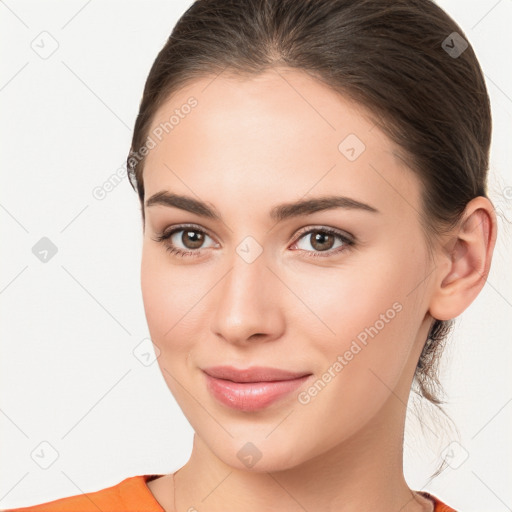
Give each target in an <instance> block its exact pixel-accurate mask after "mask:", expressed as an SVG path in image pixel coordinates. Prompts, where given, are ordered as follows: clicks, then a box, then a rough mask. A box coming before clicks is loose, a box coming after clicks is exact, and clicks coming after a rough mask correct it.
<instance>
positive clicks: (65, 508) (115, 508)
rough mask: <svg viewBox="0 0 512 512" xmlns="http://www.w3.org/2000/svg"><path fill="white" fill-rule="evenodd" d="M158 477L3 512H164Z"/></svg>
mask: <svg viewBox="0 0 512 512" xmlns="http://www.w3.org/2000/svg"><path fill="white" fill-rule="evenodd" d="M159 476H163V475H139V476H132V477H129V478H125V479H124V480H123V481H122V482H119V483H118V484H116V485H113V486H112V487H107V488H105V489H101V490H99V491H95V492H89V493H87V494H77V495H75V496H69V497H67V498H61V499H58V500H54V501H50V502H48V503H41V504H39V505H33V506H31V507H23V508H12V509H8V510H5V512H98V511H99V510H101V511H102V512H165V510H164V509H163V508H162V506H161V505H160V504H159V503H158V501H156V498H155V497H154V496H153V494H152V492H151V491H150V490H149V487H148V486H147V485H146V482H147V481H148V480H152V479H154V478H157V477H159ZM421 494H423V495H424V496H425V497H426V498H430V499H431V500H432V501H433V502H434V503H435V509H434V510H435V512H456V511H455V510H454V509H453V508H450V507H448V506H447V505H445V504H444V503H442V502H441V501H439V500H438V499H437V498H436V497H435V496H432V495H431V494H428V493H426V492H422V493H421Z"/></svg>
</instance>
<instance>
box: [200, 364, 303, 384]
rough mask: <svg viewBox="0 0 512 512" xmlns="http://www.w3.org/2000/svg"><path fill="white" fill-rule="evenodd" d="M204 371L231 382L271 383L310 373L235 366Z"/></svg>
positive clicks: (204, 369)
mask: <svg viewBox="0 0 512 512" xmlns="http://www.w3.org/2000/svg"><path fill="white" fill-rule="evenodd" d="M203 371H204V372H205V373H207V374H208V375H210V377H215V378H217V379H225V380H231V381H233V382H270V381H276V380H293V379H298V378H299V377H304V376H305V375H311V373H310V372H293V371H288V370H281V369H280V368H269V367H265V366H252V367H250V368H235V367H234V366H210V367H209V368H203Z"/></svg>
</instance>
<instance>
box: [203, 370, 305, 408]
mask: <svg viewBox="0 0 512 512" xmlns="http://www.w3.org/2000/svg"><path fill="white" fill-rule="evenodd" d="M203 372H204V375H205V377H206V385H207V388H208V390H209V392H210V393H211V394H212V396H213V397H214V398H215V399H216V400H217V401H219V402H220V403H221V404H223V405H225V406H228V407H230V408H232V409H237V410H239V411H247V412H250V411H258V410H261V409H264V408H265V407H267V406H269V405H270V404H272V403H274V402H276V401H277V400H279V399H280V398H283V397H285V396H286V395H289V394H290V393H292V392H293V391H295V390H296V389H297V388H299V387H300V386H301V385H302V384H303V383H304V382H305V381H307V380H308V379H309V377H311V375H312V374H311V373H308V372H292V371H288V370H281V369H278V368H268V367H252V368H247V369H237V368H234V367H232V366H216V367H210V368H204V369H203Z"/></svg>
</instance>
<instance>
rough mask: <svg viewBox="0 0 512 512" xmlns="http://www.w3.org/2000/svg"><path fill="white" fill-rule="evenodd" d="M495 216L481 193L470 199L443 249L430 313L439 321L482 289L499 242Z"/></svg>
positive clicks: (456, 311)
mask: <svg viewBox="0 0 512 512" xmlns="http://www.w3.org/2000/svg"><path fill="white" fill-rule="evenodd" d="M496 229H497V225H496V215H495V213H494V208H493V206H492V204H491V202H490V201H489V200H488V199H487V198H485V197H482V196H479V197H476V198H474V199H473V200H471V201H470V202H469V203H468V204H467V206H466V209H465V210H464V214H463V216H462V219H461V221H460V223H459V224H458V226H457V227H456V228H454V230H453V231H452V233H451V235H450V236H449V240H450V241H449V243H448V245H446V246H445V247H444V248H443V249H441V254H440V256H439V258H441V261H442V263H443V264H442V265H441V263H440V264H439V273H438V275H437V279H436V283H435V289H434V290H433V293H432V297H431V303H430V308H429V312H430V314H431V315H432V316H433V317H434V318H436V319H437V320H451V319H452V318H455V317H457V316H458V315H460V314H461V313H462V312H463V311H464V310H465V309H466V308H467V307H468V306H469V305H470V304H471V303H472V302H473V300H474V299H475V298H476V296H477V295H478V293H479V292H480V290H481V289H482V288H483V286H484V284H485V281H486V279H487V275H488V274H489V270H490V267H491V259H492V253H493V250H494V245H495V242H496Z"/></svg>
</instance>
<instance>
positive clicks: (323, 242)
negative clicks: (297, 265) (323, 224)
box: [294, 228, 354, 257]
mask: <svg viewBox="0 0 512 512" xmlns="http://www.w3.org/2000/svg"><path fill="white" fill-rule="evenodd" d="M302 239H304V240H306V241H308V240H309V242H307V244H306V245H309V246H311V247H313V251H310V250H309V249H307V248H304V247H300V245H299V244H300V241H301V240H302ZM336 239H337V240H339V241H340V243H339V245H338V246H336V247H333V244H335V242H336ZM353 244H354V241H353V240H352V239H351V238H349V237H348V236H347V235H345V234H343V233H341V232H338V231H335V230H333V229H327V228H314V229H310V230H309V231H307V232H306V233H303V234H302V235H301V236H300V237H299V240H298V241H297V242H295V244H294V246H298V248H299V249H301V250H303V251H306V252H311V253H312V254H308V256H313V257H318V256H320V257H323V256H324V254H321V253H327V254H326V255H325V256H332V255H333V254H337V253H338V252H341V251H343V250H345V249H346V248H347V246H351V245H353ZM315 252H316V254H315Z"/></svg>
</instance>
